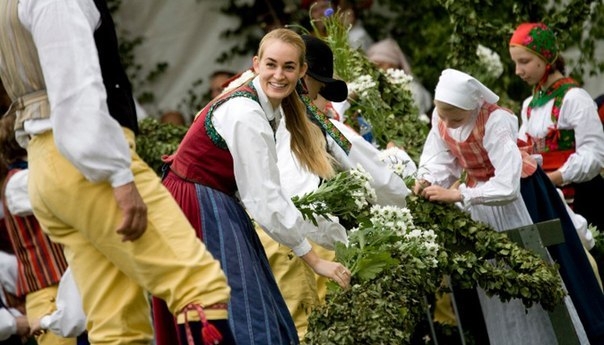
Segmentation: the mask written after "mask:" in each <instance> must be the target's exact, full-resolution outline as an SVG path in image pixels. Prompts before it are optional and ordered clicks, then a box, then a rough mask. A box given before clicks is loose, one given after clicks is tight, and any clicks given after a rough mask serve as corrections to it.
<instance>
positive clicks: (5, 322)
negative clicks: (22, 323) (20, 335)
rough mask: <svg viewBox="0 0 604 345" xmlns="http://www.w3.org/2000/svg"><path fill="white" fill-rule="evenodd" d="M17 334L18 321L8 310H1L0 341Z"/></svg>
mask: <svg viewBox="0 0 604 345" xmlns="http://www.w3.org/2000/svg"><path fill="white" fill-rule="evenodd" d="M16 333H17V320H15V317H14V316H13V315H12V314H11V313H10V311H9V310H8V309H6V308H0V341H2V340H6V339H8V338H10V336H11V335H13V334H16Z"/></svg>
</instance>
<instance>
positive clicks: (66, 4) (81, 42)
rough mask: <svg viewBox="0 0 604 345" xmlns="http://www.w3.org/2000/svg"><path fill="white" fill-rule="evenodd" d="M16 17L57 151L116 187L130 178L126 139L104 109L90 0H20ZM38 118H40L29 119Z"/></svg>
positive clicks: (86, 172) (84, 171)
mask: <svg viewBox="0 0 604 345" xmlns="http://www.w3.org/2000/svg"><path fill="white" fill-rule="evenodd" d="M19 18H20V20H21V22H22V23H23V25H24V26H25V27H26V28H27V29H28V30H29V31H30V32H31V34H32V36H33V38H34V42H35V43H36V47H37V49H38V56H39V59H40V64H41V66H42V72H43V74H44V80H45V82H46V89H47V92H48V98H49V102H50V107H51V120H50V122H51V126H52V130H53V132H54V138H55V142H56V144H57V148H58V149H59V151H60V152H61V153H62V154H63V155H64V156H65V157H66V158H67V159H68V160H69V161H70V162H71V163H72V164H73V165H74V166H75V167H76V168H77V169H78V170H79V171H80V172H81V173H82V174H83V175H84V176H85V177H86V178H87V179H88V180H90V181H92V182H99V181H108V182H110V183H111V185H112V186H113V187H117V186H120V185H123V184H126V183H128V182H131V181H133V180H134V178H133V175H132V172H131V171H130V151H129V147H128V143H127V142H126V140H125V138H124V135H123V132H122V129H121V127H120V125H119V124H118V122H117V121H115V120H114V119H113V118H112V117H111V116H110V115H109V111H108V109H107V95H106V91H105V86H104V85H103V80H102V76H101V70H100V65H99V60H98V53H97V49H96V45H95V41H94V37H93V35H94V30H95V28H96V27H97V25H98V24H99V20H100V15H99V12H98V10H97V9H96V7H95V5H94V3H93V2H92V1H90V0H80V1H65V0H23V1H21V2H20V6H19ZM37 121H44V120H33V121H32V122H37ZM27 125H28V123H26V130H27ZM31 127H32V128H33V127H36V126H35V125H32V126H31ZM101 143H102V145H100V144H101Z"/></svg>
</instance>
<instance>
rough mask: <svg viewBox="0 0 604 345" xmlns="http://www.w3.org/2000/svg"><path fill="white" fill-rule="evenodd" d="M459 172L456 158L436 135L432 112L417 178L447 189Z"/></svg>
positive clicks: (436, 122)
mask: <svg viewBox="0 0 604 345" xmlns="http://www.w3.org/2000/svg"><path fill="white" fill-rule="evenodd" d="M461 171H462V168H461V166H460V165H459V164H458V162H457V158H455V156H453V155H452V154H451V152H450V151H449V148H448V147H447V145H446V144H445V142H444V140H442V138H441V137H440V134H439V133H438V115H437V114H436V111H434V112H433V113H432V128H431V129H430V132H429V133H428V137H427V138H426V142H425V143H424V147H423V150H422V154H421V156H420V159H419V166H418V167H417V178H418V179H425V180H426V181H428V182H430V183H431V184H436V185H439V186H443V187H446V188H448V187H449V186H451V185H452V184H453V183H454V182H455V181H456V180H457V179H459V177H460V176H461Z"/></svg>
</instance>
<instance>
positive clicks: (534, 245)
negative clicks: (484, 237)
mask: <svg viewBox="0 0 604 345" xmlns="http://www.w3.org/2000/svg"><path fill="white" fill-rule="evenodd" d="M505 233H506V234H507V235H508V237H509V238H510V239H511V240H512V241H514V242H516V243H517V244H518V245H520V246H522V247H524V248H526V249H528V250H530V251H532V252H534V253H536V254H537V255H539V256H540V257H541V258H542V259H543V260H545V261H547V262H550V263H553V261H552V259H551V257H550V256H549V253H548V252H547V250H546V249H545V248H546V247H548V246H552V245H556V244H560V243H564V233H563V232H562V224H561V223H560V220H559V219H553V220H548V221H545V222H541V223H537V224H532V225H528V226H523V227H520V228H515V229H511V230H508V231H506V232H505ZM548 313H549V318H550V321H551V323H552V327H553V329H554V332H555V333H556V339H557V340H558V344H559V345H575V344H579V337H578V336H577V332H576V331H575V327H574V325H573V322H572V320H571V317H570V314H569V312H568V309H567V307H566V304H564V302H563V303H561V304H558V305H557V306H556V307H555V308H554V310H553V311H550V312H548Z"/></svg>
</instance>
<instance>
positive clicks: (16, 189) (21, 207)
mask: <svg viewBox="0 0 604 345" xmlns="http://www.w3.org/2000/svg"><path fill="white" fill-rule="evenodd" d="M28 176H29V170H28V169H24V170H20V171H18V172H16V173H14V174H13V175H12V176H11V177H10V179H9V180H8V182H7V183H6V191H5V197H6V207H7V208H8V210H9V211H10V213H11V214H12V215H14V216H19V217H26V216H30V215H32V214H33V213H34V212H33V208H32V206H31V202H30V200H29V194H28V193H27V177H28Z"/></svg>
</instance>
